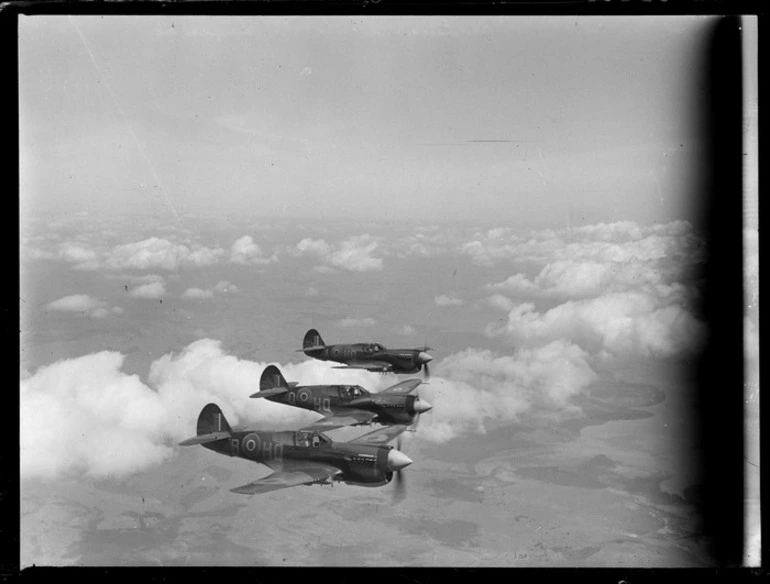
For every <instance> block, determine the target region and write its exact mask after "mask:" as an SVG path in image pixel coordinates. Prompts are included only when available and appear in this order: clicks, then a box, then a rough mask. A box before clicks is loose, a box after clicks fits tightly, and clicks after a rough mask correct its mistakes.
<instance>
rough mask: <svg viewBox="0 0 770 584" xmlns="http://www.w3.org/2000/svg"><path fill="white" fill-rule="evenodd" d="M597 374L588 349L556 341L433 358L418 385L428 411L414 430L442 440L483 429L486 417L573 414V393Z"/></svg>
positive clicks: (508, 418)
mask: <svg viewBox="0 0 770 584" xmlns="http://www.w3.org/2000/svg"><path fill="white" fill-rule="evenodd" d="M597 378H598V377H597V375H596V373H595V372H594V371H593V369H592V368H591V366H590V364H589V356H588V354H587V353H586V352H585V351H584V350H583V349H581V348H580V347H578V346H577V345H574V344H572V343H568V342H566V341H562V340H558V341H553V342H551V343H549V344H547V345H545V346H541V347H536V348H521V349H518V350H517V351H516V352H515V353H514V354H513V355H498V354H496V353H493V352H491V351H485V350H478V349H467V350H465V351H462V352H460V353H456V354H454V355H451V356H449V357H447V358H446V359H444V360H442V361H441V362H440V363H438V364H437V365H436V366H435V368H434V374H433V376H432V377H431V383H430V384H429V385H424V386H421V387H420V389H419V393H420V395H421V396H424V397H425V399H427V400H428V401H430V403H431V404H433V410H432V411H431V412H430V413H429V414H427V415H426V416H425V417H424V420H423V421H422V422H421V424H420V426H419V430H418V433H419V435H420V436H421V437H423V438H425V439H428V440H432V441H435V442H443V441H446V440H449V439H452V438H455V437H457V436H459V435H462V434H464V433H468V432H475V433H483V432H484V422H485V421H486V420H502V421H515V420H517V419H518V418H519V416H521V415H522V414H525V413H528V412H531V411H533V410H538V411H543V412H549V413H552V414H554V415H557V416H574V415H578V414H579V413H580V408H579V407H578V406H577V405H576V404H575V401H574V398H575V396H577V395H578V394H580V393H581V392H582V391H583V390H584V389H585V388H586V387H588V386H589V385H590V384H591V383H592V382H593V381H595V380H596V379H597Z"/></svg>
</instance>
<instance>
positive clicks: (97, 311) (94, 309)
mask: <svg viewBox="0 0 770 584" xmlns="http://www.w3.org/2000/svg"><path fill="white" fill-rule="evenodd" d="M46 308H48V310H54V311H58V312H74V313H77V314H82V315H85V316H90V317H91V318H104V317H105V316H107V315H109V314H121V313H122V312H123V309H122V308H120V307H119V306H113V307H112V308H109V303H107V302H104V301H103V300H99V299H98V298H93V297H92V296H89V295H88V294H72V295H71V296H65V297H63V298H59V299H58V300H54V301H53V302H51V303H49V304H48V305H47V306H46Z"/></svg>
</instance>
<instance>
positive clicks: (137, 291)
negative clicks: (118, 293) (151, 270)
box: [131, 282, 166, 300]
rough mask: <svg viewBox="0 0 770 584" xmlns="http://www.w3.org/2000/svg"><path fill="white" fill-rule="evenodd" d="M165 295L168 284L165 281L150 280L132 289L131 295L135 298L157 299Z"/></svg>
mask: <svg viewBox="0 0 770 584" xmlns="http://www.w3.org/2000/svg"><path fill="white" fill-rule="evenodd" d="M165 295H166V285H165V284H164V283H163V282H150V283H148V284H142V285H141V286H137V287H136V288H132V289H131V296H133V297H134V298H146V299H148V300H157V299H158V298H163V296H165Z"/></svg>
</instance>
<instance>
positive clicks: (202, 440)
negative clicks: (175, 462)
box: [179, 432, 231, 446]
mask: <svg viewBox="0 0 770 584" xmlns="http://www.w3.org/2000/svg"><path fill="white" fill-rule="evenodd" d="M230 436H231V434H230V432H212V433H210V434H201V435H200V436H196V437H195V438H188V439H187V440H184V441H182V442H180V443H179V446H193V445H195V444H208V443H209V442H216V441H217V440H224V439H226V438H229V437H230Z"/></svg>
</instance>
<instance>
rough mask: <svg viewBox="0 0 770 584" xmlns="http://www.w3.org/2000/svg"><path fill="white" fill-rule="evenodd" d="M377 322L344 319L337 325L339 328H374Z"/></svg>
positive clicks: (365, 319)
mask: <svg viewBox="0 0 770 584" xmlns="http://www.w3.org/2000/svg"><path fill="white" fill-rule="evenodd" d="M375 323H376V321H375V320H374V319H373V318H370V317H366V318H343V319H342V320H341V321H339V322H338V323H337V326H343V327H353V326H374V325H375Z"/></svg>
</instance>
